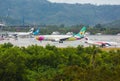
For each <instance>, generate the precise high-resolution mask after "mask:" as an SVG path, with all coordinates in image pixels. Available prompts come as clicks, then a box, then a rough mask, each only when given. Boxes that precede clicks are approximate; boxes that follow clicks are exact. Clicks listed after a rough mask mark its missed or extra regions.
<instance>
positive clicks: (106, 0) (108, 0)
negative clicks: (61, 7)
mask: <svg viewBox="0 0 120 81" xmlns="http://www.w3.org/2000/svg"><path fill="white" fill-rule="evenodd" d="M48 1H51V2H57V3H81V4H83V3H92V4H97V5H100V4H113V5H120V0H48Z"/></svg>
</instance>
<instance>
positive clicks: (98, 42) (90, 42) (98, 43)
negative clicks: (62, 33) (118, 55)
mask: <svg viewBox="0 0 120 81" xmlns="http://www.w3.org/2000/svg"><path fill="white" fill-rule="evenodd" d="M85 40H86V41H85V43H87V44H89V45H95V46H99V47H108V46H117V42H108V41H92V40H89V38H88V37H85Z"/></svg>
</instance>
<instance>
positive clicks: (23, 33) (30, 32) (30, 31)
mask: <svg viewBox="0 0 120 81" xmlns="http://www.w3.org/2000/svg"><path fill="white" fill-rule="evenodd" d="M39 32H40V30H39V29H37V30H36V31H35V32H34V28H31V29H30V30H29V31H28V32H8V33H7V34H8V35H9V36H18V37H25V36H30V35H38V34H39Z"/></svg>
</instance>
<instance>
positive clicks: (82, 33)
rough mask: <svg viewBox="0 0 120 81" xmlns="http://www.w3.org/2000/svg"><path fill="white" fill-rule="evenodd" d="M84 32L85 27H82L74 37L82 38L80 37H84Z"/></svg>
mask: <svg viewBox="0 0 120 81" xmlns="http://www.w3.org/2000/svg"><path fill="white" fill-rule="evenodd" d="M85 32H86V27H85V26H84V27H82V29H81V30H80V32H79V33H78V34H76V35H75V36H77V37H80V38H82V37H84V35H85Z"/></svg>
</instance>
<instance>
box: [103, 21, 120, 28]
mask: <svg viewBox="0 0 120 81" xmlns="http://www.w3.org/2000/svg"><path fill="white" fill-rule="evenodd" d="M104 27H109V28H119V29H120V20H116V21H113V22H111V23H107V24H104Z"/></svg>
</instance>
